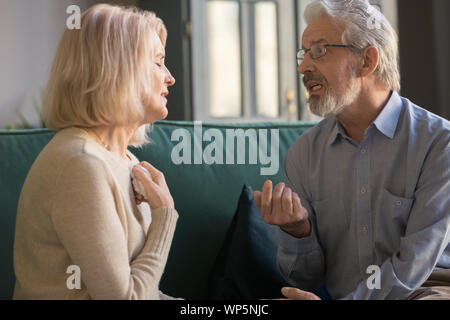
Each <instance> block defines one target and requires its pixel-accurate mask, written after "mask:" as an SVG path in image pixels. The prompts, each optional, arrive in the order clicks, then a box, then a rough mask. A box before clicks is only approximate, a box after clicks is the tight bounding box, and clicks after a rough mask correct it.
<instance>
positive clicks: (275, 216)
mask: <svg viewBox="0 0 450 320" xmlns="http://www.w3.org/2000/svg"><path fill="white" fill-rule="evenodd" d="M253 196H254V198H255V203H256V205H257V206H258V208H259V210H260V211H261V215H262V217H263V219H264V221H265V222H266V223H268V224H271V225H275V226H279V227H280V228H281V229H282V230H283V231H284V232H286V233H289V234H290V235H292V236H294V237H296V238H304V237H307V236H309V235H310V233H311V226H310V224H309V220H308V211H306V209H305V208H303V206H302V204H301V201H300V197H299V196H298V194H297V193H295V192H292V190H291V189H290V188H287V187H286V186H285V184H284V183H279V184H277V185H276V186H275V189H274V190H273V192H272V181H270V180H267V181H266V182H265V183H264V186H263V189H262V193H261V192H260V191H255V192H254V193H253Z"/></svg>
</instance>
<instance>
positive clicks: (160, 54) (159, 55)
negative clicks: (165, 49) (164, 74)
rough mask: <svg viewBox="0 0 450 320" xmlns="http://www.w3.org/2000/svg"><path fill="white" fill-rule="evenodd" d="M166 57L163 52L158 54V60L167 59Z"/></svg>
mask: <svg viewBox="0 0 450 320" xmlns="http://www.w3.org/2000/svg"><path fill="white" fill-rule="evenodd" d="M165 57H166V56H165V55H164V53H161V52H159V53H157V54H156V58H163V59H164V58H165Z"/></svg>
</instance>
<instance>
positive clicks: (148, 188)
mask: <svg viewBox="0 0 450 320" xmlns="http://www.w3.org/2000/svg"><path fill="white" fill-rule="evenodd" d="M148 168H149V169H150V170H153V174H152V172H150V171H149V169H148ZM133 172H134V174H135V177H136V179H138V180H139V181H140V182H141V183H142V184H143V187H144V189H145V193H146V194H145V195H146V198H147V202H148V203H149V205H150V207H151V208H153V209H157V208H162V207H167V208H174V207H175V205H174V203H173V198H172V195H171V194H170V191H169V188H168V187H167V184H166V182H165V179H164V175H163V174H162V172H160V171H158V170H156V169H155V168H154V167H153V166H152V165H150V164H149V163H147V162H143V163H142V167H141V166H140V165H136V166H134V167H133ZM154 177H155V179H156V180H155V179H154Z"/></svg>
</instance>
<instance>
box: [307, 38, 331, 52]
mask: <svg viewBox="0 0 450 320" xmlns="http://www.w3.org/2000/svg"><path fill="white" fill-rule="evenodd" d="M321 42H328V41H327V40H326V39H324V38H321V39H319V40H316V41H313V42H312V43H311V45H313V44H316V43H321ZM302 49H303V50H304V49H306V48H305V46H304V45H302Z"/></svg>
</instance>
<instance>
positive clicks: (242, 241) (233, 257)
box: [208, 185, 289, 300]
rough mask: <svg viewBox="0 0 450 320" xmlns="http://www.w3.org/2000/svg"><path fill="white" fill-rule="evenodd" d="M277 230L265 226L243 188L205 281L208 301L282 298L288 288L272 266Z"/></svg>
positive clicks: (273, 227)
mask: <svg viewBox="0 0 450 320" xmlns="http://www.w3.org/2000/svg"><path fill="white" fill-rule="evenodd" d="M278 240H279V228H278V227H276V226H271V225H268V224H266V223H265V222H264V220H263V219H262V217H261V213H260V211H259V209H258V207H257V206H256V205H255V203H254V202H253V191H252V190H251V188H249V187H247V186H245V185H244V188H243V189H242V193H241V196H240V198H239V204H238V207H237V210H236V213H235V215H234V217H233V220H232V222H231V226H230V228H229V230H228V232H227V235H226V237H225V240H224V243H223V245H222V248H221V250H220V252H219V255H218V257H217V259H216V262H215V265H214V267H213V270H212V273H211V275H210V280H209V288H208V293H209V298H210V299H226V300H228V299H244V300H254V299H265V298H267V299H272V298H282V294H281V288H282V287H284V286H289V285H288V283H287V282H286V281H285V280H284V279H283V278H282V276H281V274H280V272H279V270H278V267H277V263H276V256H277V247H278Z"/></svg>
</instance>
